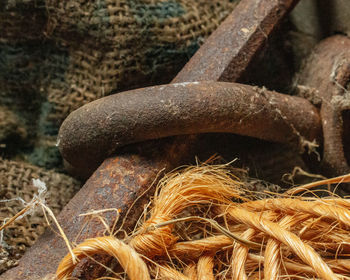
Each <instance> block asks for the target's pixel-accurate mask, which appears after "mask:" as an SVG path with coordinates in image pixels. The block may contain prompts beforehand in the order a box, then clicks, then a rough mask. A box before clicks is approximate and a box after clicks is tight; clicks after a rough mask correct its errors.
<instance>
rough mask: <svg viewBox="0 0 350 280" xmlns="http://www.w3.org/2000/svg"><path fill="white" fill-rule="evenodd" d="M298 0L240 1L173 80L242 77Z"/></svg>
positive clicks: (233, 78)
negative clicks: (189, 73)
mask: <svg viewBox="0 0 350 280" xmlns="http://www.w3.org/2000/svg"><path fill="white" fill-rule="evenodd" d="M298 2H299V1H295V0H285V1H280V0H260V1H256V0H248V1H241V2H240V3H239V4H238V5H237V7H236V8H235V9H234V11H233V12H232V13H231V14H230V15H229V16H228V17H227V19H226V20H225V21H224V22H223V23H222V24H221V25H220V27H219V28H218V29H217V30H216V31H214V33H213V35H212V36H210V37H209V38H208V39H207V41H206V42H205V44H204V45H203V46H202V47H201V49H200V51H198V52H197V53H195V54H194V56H193V57H192V58H191V60H190V61H189V63H187V64H186V66H185V67H184V69H183V71H181V72H180V73H179V74H178V75H177V76H176V78H175V80H174V81H175V82H180V81H189V82H195V81H223V82H232V81H239V78H240V77H241V76H242V75H243V73H244V71H245V70H246V69H247V67H248V66H249V64H250V63H251V62H252V60H253V59H254V57H255V55H256V53H257V52H258V51H259V49H260V48H261V47H262V46H263V45H264V42H265V41H266V40H267V38H268V36H269V35H270V34H271V32H272V31H273V30H274V28H275V27H276V26H277V25H278V23H279V22H280V21H281V19H283V18H284V16H285V15H286V14H287V13H288V12H289V11H290V10H291V9H292V8H293V7H294V6H295V5H296V4H297V3H298ZM238 57H239V59H237V58H238ZM189 71H191V75H190V76H188V75H187V73H188V72H189Z"/></svg>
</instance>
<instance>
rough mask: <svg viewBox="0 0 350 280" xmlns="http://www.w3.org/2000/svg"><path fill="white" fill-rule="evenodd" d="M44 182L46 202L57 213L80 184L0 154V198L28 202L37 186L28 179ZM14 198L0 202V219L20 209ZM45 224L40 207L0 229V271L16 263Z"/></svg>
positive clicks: (21, 207) (67, 177)
mask: <svg viewBox="0 0 350 280" xmlns="http://www.w3.org/2000/svg"><path fill="white" fill-rule="evenodd" d="M33 178H35V179H40V180H41V181H43V182H45V183H46V186H47V189H48V192H47V205H48V206H49V207H50V208H51V210H52V211H53V212H54V213H55V215H57V214H58V213H59V212H60V211H61V209H62V208H63V206H64V205H66V204H67V202H68V201H69V200H70V199H71V197H72V196H73V195H74V194H75V193H76V192H77V191H78V189H79V187H80V184H79V183H78V181H76V180H74V179H73V178H71V177H69V176H67V175H64V174H60V173H56V172H53V171H47V170H44V169H42V168H39V167H36V166H33V165H30V164H28V163H21V162H18V161H10V160H4V159H1V158H0V199H1V200H9V199H13V198H18V197H19V198H22V199H24V200H25V201H26V202H29V201H30V200H31V199H32V198H33V195H34V194H37V192H38V189H37V188H35V187H33V185H32V179H33ZM23 207H24V206H23V205H22V203H21V202H19V201H18V200H14V201H10V202H0V223H1V224H3V222H4V221H5V219H8V218H11V217H12V216H14V215H15V214H16V213H17V212H19V211H20V210H22V209H23ZM46 226H47V224H46V220H45V217H44V214H43V212H42V211H41V209H37V210H36V211H35V212H33V213H32V214H30V215H28V216H25V217H23V218H22V219H19V220H17V221H16V222H15V223H13V224H11V225H10V226H9V227H8V228H6V229H5V230H4V232H3V244H1V250H0V273H2V272H4V271H6V270H7V269H9V268H10V267H12V266H15V265H16V264H17V261H18V259H19V258H20V257H21V256H22V255H23V254H24V252H25V250H26V249H27V248H28V247H30V246H31V245H33V244H34V242H35V241H36V240H37V238H38V237H39V236H40V235H41V234H42V233H43V232H44V230H45V227H46Z"/></svg>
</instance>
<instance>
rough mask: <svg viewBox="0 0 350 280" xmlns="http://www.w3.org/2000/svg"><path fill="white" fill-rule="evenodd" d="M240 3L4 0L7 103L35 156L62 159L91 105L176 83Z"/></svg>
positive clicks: (2, 60) (3, 89) (2, 65)
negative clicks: (64, 132) (77, 116)
mask: <svg viewBox="0 0 350 280" xmlns="http://www.w3.org/2000/svg"><path fill="white" fill-rule="evenodd" d="M237 3H238V1H230V0H199V1H193V0H192V1H190V0H168V1H164V0H154V1H150V0H138V1H119V0H90V1H86V0H66V1H61V0H5V1H2V2H1V4H0V15H1V16H0V28H1V29H0V30H1V32H0V54H1V56H0V70H1V71H0V104H4V103H6V104H7V105H8V106H10V109H11V110H12V111H14V112H18V114H19V115H20V117H21V118H22V119H24V121H25V122H26V121H27V124H26V125H27V126H29V128H28V129H27V131H29V134H28V137H27V139H28V141H31V142H32V144H31V147H32V150H30V149H26V151H27V152H28V155H27V158H28V160H29V161H30V162H32V163H33V164H36V165H40V166H43V167H46V168H54V167H55V166H56V165H57V164H59V163H58V162H59V158H58V157H56V156H51V155H55V154H57V149H56V148H55V145H54V143H55V137H56V135H57V131H58V128H59V126H60V125H61V123H62V121H63V120H64V118H65V117H66V116H67V115H68V114H69V113H70V112H72V111H73V110H75V109H77V108H78V107H80V106H82V105H84V104H85V103H88V102H91V101H93V100H95V99H97V98H100V97H102V96H105V95H108V94H111V93H115V92H118V91H122V90H126V89H131V88H137V87H143V86H147V85H151V84H160V83H167V82H169V81H170V80H171V79H172V78H173V77H174V75H175V74H176V73H177V72H178V71H179V70H180V69H181V68H182V67H183V66H184V64H185V63H186V62H187V61H188V60H189V58H190V57H191V56H192V55H193V53H194V52H195V51H196V50H197V49H198V48H199V46H200V45H201V44H202V43H203V41H204V40H205V38H207V37H208V36H209V35H210V34H211V32H212V31H214V30H215V29H216V28H217V27H218V25H219V24H220V23H221V22H222V21H223V20H224V19H225V18H226V16H227V15H228V14H229V13H230V12H231V11H232V10H233V8H234V7H235V6H236V4H237ZM27 29H28V30H27ZM12 104H16V105H15V108H13V106H14V105H12ZM26 107H27V108H30V109H26ZM28 111H30V112H28ZM33 139H34V140H33ZM43 143H44V144H45V145H46V144H47V146H45V147H43V146H42V144H43ZM55 149H56V151H55ZM47 154H49V155H48V156H46V155H47Z"/></svg>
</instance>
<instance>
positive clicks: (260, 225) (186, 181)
mask: <svg viewBox="0 0 350 280" xmlns="http://www.w3.org/2000/svg"><path fill="white" fill-rule="evenodd" d="M232 173H234V172H233V170H230V169H228V167H227V166H218V165H211V166H210V165H204V166H195V167H189V168H186V169H184V170H182V171H177V172H175V173H172V174H170V175H168V176H166V177H165V178H163V179H162V180H161V181H160V183H159V185H158V188H157V192H156V194H155V197H154V200H153V202H152V207H151V210H150V211H149V212H148V213H147V214H145V217H143V218H144V219H143V220H144V222H143V223H141V224H140V225H139V226H138V229H137V230H136V231H135V232H134V233H132V234H131V235H130V236H129V237H127V238H125V239H124V240H118V239H117V238H116V237H115V236H113V235H111V236H105V237H98V238H92V239H88V240H86V241H84V242H83V243H81V244H79V245H77V246H76V247H75V248H74V249H73V253H74V254H75V256H76V259H77V260H79V261H80V260H82V259H83V258H86V257H90V258H91V257H92V256H94V255H96V254H108V255H111V256H113V257H115V258H116V259H117V260H118V262H119V264H120V267H121V268H122V269H123V271H124V273H125V274H126V275H127V276H128V279H131V280H133V279H169V280H170V279H175V280H185V279H186V280H187V279H188V280H197V279H198V280H215V279H243V280H248V279H266V280H267V279H268V280H270V279H276V280H277V279H327V280H335V279H350V200H349V199H342V198H339V197H335V196H329V197H324V198H319V197H316V195H311V194H312V193H311V192H308V197H306V196H296V195H292V193H297V192H300V191H302V190H307V189H309V188H311V187H315V186H318V185H322V184H328V183H340V182H349V181H350V175H347V176H341V177H339V178H336V179H335V178H333V179H329V180H323V181H320V182H318V183H313V184H309V185H305V186H303V187H297V188H295V189H294V190H289V191H288V193H284V194H274V197H268V195H267V194H264V197H268V198H264V199H256V200H254V199H252V197H253V195H252V193H251V192H250V191H249V189H248V188H247V187H246V186H245V184H244V182H240V181H239V179H238V178H237V177H236V176H234V175H233V174H232ZM248 197H249V199H248ZM256 197H262V195H261V194H256ZM145 212H146V211H145ZM140 220H142V218H141V219H140ZM76 265H77V263H76V262H75V261H74V259H72V255H71V254H68V255H67V256H66V257H65V258H64V259H63V260H62V261H61V263H60V265H59V267H58V269H57V274H56V276H57V279H70V276H71V274H72V272H73V271H74V268H75V266H76ZM118 271H120V268H119V269H118ZM108 273H109V276H108V277H107V276H106V278H103V279H124V278H120V277H121V276H120V273H119V274H117V273H116V272H113V271H112V270H111V269H110V271H109V272H108ZM123 277H125V275H124V276H123Z"/></svg>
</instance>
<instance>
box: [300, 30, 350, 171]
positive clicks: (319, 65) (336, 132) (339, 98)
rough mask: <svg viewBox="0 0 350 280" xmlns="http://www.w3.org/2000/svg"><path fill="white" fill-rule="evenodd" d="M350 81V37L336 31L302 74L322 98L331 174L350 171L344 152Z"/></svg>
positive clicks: (304, 82) (326, 161) (325, 149)
mask: <svg viewBox="0 0 350 280" xmlns="http://www.w3.org/2000/svg"><path fill="white" fill-rule="evenodd" d="M349 81H350V39H349V38H348V37H346V36H342V35H336V36H333V37H329V38H327V39H325V40H324V41H322V42H321V43H319V45H317V46H316V48H315V49H314V51H313V53H312V55H311V57H310V58H309V60H308V62H307V64H306V66H305V68H304V70H303V71H302V72H301V74H300V79H299V83H300V84H302V85H306V86H308V87H312V88H316V89H318V92H319V97H320V98H321V100H322V105H321V111H320V115H321V119H322V129H323V158H322V166H323V170H324V172H325V173H326V174H327V175H329V176H335V175H342V174H345V173H348V172H350V167H349V163H348V160H349V159H346V156H345V153H344V145H345V143H343V135H344V131H343V119H342V111H343V110H345V109H350V108H349V107H350V106H349V103H350V101H349V96H347V95H348V93H347V90H346V88H345V87H346V85H347V84H348V83H349Z"/></svg>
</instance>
